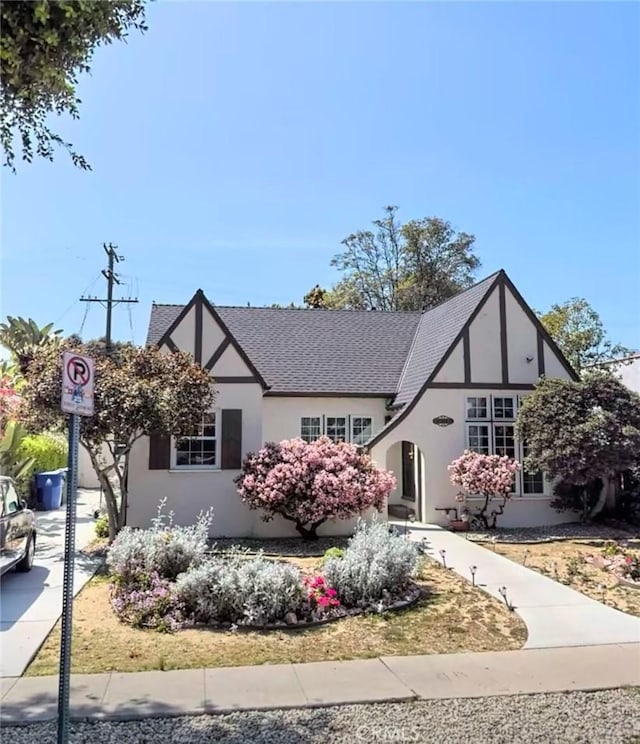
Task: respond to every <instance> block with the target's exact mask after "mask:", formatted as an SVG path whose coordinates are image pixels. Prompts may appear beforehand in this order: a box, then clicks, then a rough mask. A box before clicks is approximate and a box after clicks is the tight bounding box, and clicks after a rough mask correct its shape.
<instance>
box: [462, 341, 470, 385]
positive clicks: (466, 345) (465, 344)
mask: <svg viewBox="0 0 640 744" xmlns="http://www.w3.org/2000/svg"><path fill="white" fill-rule="evenodd" d="M462 355H463V357H464V381H465V382H471V340H470V338H469V328H465V329H464V332H463V333H462Z"/></svg>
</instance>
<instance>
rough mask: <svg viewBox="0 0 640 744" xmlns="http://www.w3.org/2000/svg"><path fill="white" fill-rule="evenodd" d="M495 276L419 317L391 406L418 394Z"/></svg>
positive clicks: (404, 401)
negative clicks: (396, 393)
mask: <svg viewBox="0 0 640 744" xmlns="http://www.w3.org/2000/svg"><path fill="white" fill-rule="evenodd" d="M497 276H498V273H496V274H492V275H491V276H488V277H487V278H486V279H483V280H482V281H481V282H479V283H478V284H475V285H474V286H473V287H470V288H469V289H467V290H465V291H464V292H460V294H457V295H455V296H454V297H452V298H451V299H449V300H446V302H443V303H442V304H440V305H437V306H436V307H434V308H431V310H427V312H425V313H424V314H423V316H422V317H421V318H420V324H419V326H418V330H417V332H416V336H415V339H414V342H413V345H412V347H411V352H410V353H409V357H408V359H407V363H406V365H405V368H404V371H403V373H402V377H401V379H400V384H399V388H398V395H397V397H396V399H395V401H394V403H395V405H398V406H400V405H404V404H406V403H409V401H411V400H412V399H413V398H414V396H415V395H416V394H417V393H418V391H419V390H420V388H421V387H422V385H423V384H424V382H425V381H426V379H427V378H428V377H429V375H430V374H431V373H432V372H433V370H434V369H435V368H436V365H437V364H438V362H439V361H440V360H441V359H442V357H443V356H444V355H445V354H446V352H447V349H448V348H449V347H450V346H451V344H452V343H453V342H454V340H455V338H456V336H457V335H458V334H459V333H460V331H461V330H462V328H463V327H464V325H465V323H466V322H467V320H469V317H470V315H471V313H473V311H474V310H475V309H476V307H477V306H478V303H479V302H480V301H481V300H482V298H483V297H484V296H485V294H486V292H487V290H488V289H489V287H490V286H491V285H492V284H493V282H494V281H495V280H496V277H497Z"/></svg>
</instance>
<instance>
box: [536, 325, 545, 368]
mask: <svg viewBox="0 0 640 744" xmlns="http://www.w3.org/2000/svg"><path fill="white" fill-rule="evenodd" d="M537 330H538V333H537V336H538V338H537V341H538V377H543V376H544V339H543V338H542V334H541V333H540V329H537Z"/></svg>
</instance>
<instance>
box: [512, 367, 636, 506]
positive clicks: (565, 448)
mask: <svg viewBox="0 0 640 744" xmlns="http://www.w3.org/2000/svg"><path fill="white" fill-rule="evenodd" d="M516 429H517V436H518V439H520V441H524V442H526V443H527V451H528V456H527V457H526V458H525V461H524V466H525V469H526V470H531V471H540V470H542V471H544V472H545V473H547V475H548V476H549V477H550V478H553V479H558V481H559V483H558V485H559V490H557V491H556V492H557V493H559V494H560V495H561V496H562V494H563V493H564V494H566V493H568V492H569V491H572V493H573V494H574V496H576V497H577V499H576V500H575V502H574V503H575V505H576V506H577V507H578V508H581V509H582V512H583V517H584V518H592V517H595V516H597V515H598V514H599V513H600V512H601V511H602V509H603V508H604V506H605V503H606V497H607V492H608V486H609V484H610V483H613V482H615V480H616V479H617V478H619V476H620V475H621V474H622V473H623V472H624V471H625V470H629V469H633V468H637V467H638V466H639V465H640V395H638V394H637V393H634V392H633V391H631V390H629V389H628V388H627V387H626V386H625V385H623V384H622V383H621V382H620V381H619V380H616V379H615V378H614V377H612V376H611V375H608V374H606V373H603V372H601V371H599V370H596V371H590V372H588V373H586V374H585V375H584V377H583V379H582V380H580V381H578V382H575V381H573V380H560V379H552V378H548V379H545V378H542V379H541V380H540V381H539V382H538V383H537V384H536V387H535V390H534V392H533V393H531V395H528V396H527V397H526V398H525V399H524V401H523V403H522V406H521V407H520V411H519V413H518V420H517V424H516ZM565 503H566V499H565Z"/></svg>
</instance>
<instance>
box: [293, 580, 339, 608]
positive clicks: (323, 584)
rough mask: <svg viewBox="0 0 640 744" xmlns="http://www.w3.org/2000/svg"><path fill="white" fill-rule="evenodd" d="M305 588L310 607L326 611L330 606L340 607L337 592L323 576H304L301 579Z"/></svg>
mask: <svg viewBox="0 0 640 744" xmlns="http://www.w3.org/2000/svg"><path fill="white" fill-rule="evenodd" d="M302 582H303V584H304V586H305V588H306V589H307V597H308V599H309V603H310V604H311V609H312V611H313V610H320V611H324V612H327V611H329V610H330V609H331V608H332V607H340V600H339V599H338V592H337V591H336V590H335V589H334V588H333V587H331V586H329V584H328V583H327V580H326V579H325V578H324V576H322V575H320V574H318V575H317V576H305V577H304V578H303V580H302Z"/></svg>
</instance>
